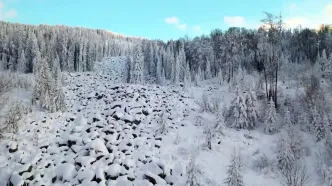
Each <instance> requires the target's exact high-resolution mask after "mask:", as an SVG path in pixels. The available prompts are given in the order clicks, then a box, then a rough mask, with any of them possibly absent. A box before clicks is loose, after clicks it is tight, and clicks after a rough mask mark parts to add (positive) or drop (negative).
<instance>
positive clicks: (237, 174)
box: [224, 150, 244, 186]
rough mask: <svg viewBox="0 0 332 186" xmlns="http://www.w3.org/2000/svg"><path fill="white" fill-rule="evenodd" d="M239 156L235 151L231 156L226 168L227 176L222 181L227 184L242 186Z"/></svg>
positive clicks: (229, 185)
mask: <svg viewBox="0 0 332 186" xmlns="http://www.w3.org/2000/svg"><path fill="white" fill-rule="evenodd" d="M241 166H242V162H241V158H240V156H239V155H237V154H236V153H235V150H234V152H233V154H232V157H231V162H230V165H229V166H228V168H227V178H226V179H225V181H224V183H225V184H226V185H228V186H243V185H244V184H243V177H242V175H241Z"/></svg>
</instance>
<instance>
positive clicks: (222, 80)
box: [217, 69, 224, 85]
mask: <svg viewBox="0 0 332 186" xmlns="http://www.w3.org/2000/svg"><path fill="white" fill-rule="evenodd" d="M217 78H218V84H219V85H222V84H223V82H224V79H223V74H222V71H221V69H220V70H219V71H218V76H217Z"/></svg>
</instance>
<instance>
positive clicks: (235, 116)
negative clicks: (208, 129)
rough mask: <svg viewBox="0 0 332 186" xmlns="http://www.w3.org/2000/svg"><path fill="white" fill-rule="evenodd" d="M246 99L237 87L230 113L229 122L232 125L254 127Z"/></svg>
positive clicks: (241, 127) (239, 127)
mask: <svg viewBox="0 0 332 186" xmlns="http://www.w3.org/2000/svg"><path fill="white" fill-rule="evenodd" d="M247 110H248V108H247V105H246V99H245V97H244V96H243V94H242V92H240V91H239V88H237V89H236V92H235V98H234V99H233V101H232V103H231V107H230V109H229V111H228V112H229V113H228V117H229V118H228V123H229V126H230V127H234V128H238V129H252V128H253V127H254V126H252V125H251V123H250V121H249V118H248V114H247Z"/></svg>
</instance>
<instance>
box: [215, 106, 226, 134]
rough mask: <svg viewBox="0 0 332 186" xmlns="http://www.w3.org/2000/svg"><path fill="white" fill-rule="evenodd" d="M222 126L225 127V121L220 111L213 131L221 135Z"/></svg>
mask: <svg viewBox="0 0 332 186" xmlns="http://www.w3.org/2000/svg"><path fill="white" fill-rule="evenodd" d="M224 126H225V119H224V116H223V113H222V111H218V113H217V123H216V126H215V130H216V131H217V132H220V133H223V128H224Z"/></svg>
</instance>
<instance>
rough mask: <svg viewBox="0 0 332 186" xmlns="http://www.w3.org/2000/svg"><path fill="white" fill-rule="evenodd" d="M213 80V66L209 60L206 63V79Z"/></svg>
mask: <svg viewBox="0 0 332 186" xmlns="http://www.w3.org/2000/svg"><path fill="white" fill-rule="evenodd" d="M211 78H212V74H211V65H210V61H209V60H207V61H206V69H205V79H211Z"/></svg>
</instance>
